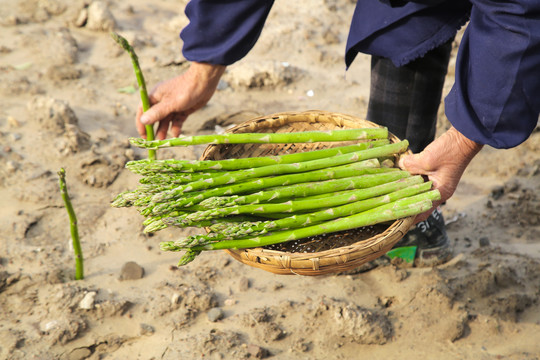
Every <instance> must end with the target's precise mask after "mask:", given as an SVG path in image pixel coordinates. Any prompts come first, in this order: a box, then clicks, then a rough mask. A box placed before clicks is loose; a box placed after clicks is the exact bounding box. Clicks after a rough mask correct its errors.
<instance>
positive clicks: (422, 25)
mask: <svg viewBox="0 0 540 360" xmlns="http://www.w3.org/2000/svg"><path fill="white" fill-rule="evenodd" d="M272 5H273V1H272V0H192V1H190V2H189V3H188V5H187V6H186V14H187V16H188V18H189V20H190V23H189V25H188V26H187V27H186V28H185V29H184V30H182V32H181V38H182V40H183V41H184V47H183V54H184V56H185V57H186V59H188V60H190V61H198V62H206V63H210V64H221V65H230V64H232V63H234V62H235V61H238V60H239V59H241V58H242V57H244V56H245V55H246V54H247V53H248V52H249V51H250V50H251V48H252V47H253V46H254V45H255V42H256V41H257V39H258V38H259V35H260V33H261V31H262V28H263V26H264V23H265V21H266V18H267V16H268V13H269V12H270V9H271V7H272ZM467 21H469V24H468V26H467V29H466V30H465V33H464V36H463V39H462V40H461V45H460V49H459V53H458V58H457V63H456V79H455V84H454V86H453V87H452V90H451V91H450V93H449V94H448V96H447V97H446V99H445V111H446V115H447V117H448V119H449V120H450V122H451V123H452V125H453V126H454V127H455V128H456V129H457V130H459V131H460V132H461V133H462V134H464V135H465V136H466V137H468V138H469V139H471V140H474V141H476V142H478V143H481V144H487V145H491V146H493V147H495V148H510V147H514V146H516V145H518V144H520V143H521V142H523V141H525V140H526V139H527V138H528V137H529V136H530V134H531V133H532V131H533V130H534V128H535V127H536V125H537V123H538V116H539V114H540V1H539V0H508V1H500V0H470V1H469V0H446V1H445V0H416V1H414V2H412V1H411V2H408V1H405V0H358V3H357V6H356V9H355V12H354V15H353V19H352V23H351V26H350V31H349V38H348V41H347V47H346V52H345V64H346V66H347V67H348V66H350V64H351V63H352V62H353V60H354V58H355V56H356V54H357V53H358V52H362V53H366V54H374V55H379V56H384V57H387V58H389V59H391V60H392V61H393V62H394V64H396V65H397V66H400V65H403V64H406V63H408V62H409V61H411V60H413V59H415V58H418V57H421V56H422V55H424V54H425V53H426V52H427V51H429V50H430V49H432V48H434V47H437V46H439V45H441V44H443V43H444V42H446V41H447V40H449V39H450V38H451V37H453V36H454V35H455V34H456V32H457V31H458V30H459V28H460V27H461V26H463V25H464V24H465V23H466V22H467Z"/></svg>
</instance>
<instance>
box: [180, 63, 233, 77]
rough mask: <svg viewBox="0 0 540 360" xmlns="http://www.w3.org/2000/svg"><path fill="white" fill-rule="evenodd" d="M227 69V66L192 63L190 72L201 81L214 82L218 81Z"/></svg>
mask: <svg viewBox="0 0 540 360" xmlns="http://www.w3.org/2000/svg"><path fill="white" fill-rule="evenodd" d="M226 68H227V66H225V65H216V64H208V63H200V62H192V63H191V65H190V67H189V71H190V72H191V73H192V74H194V76H195V77H196V78H197V79H198V80H200V81H204V82H212V81H213V80H216V79H217V80H219V79H220V78H221V75H223V73H224V72H225V69H226Z"/></svg>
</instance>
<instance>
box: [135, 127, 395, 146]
mask: <svg viewBox="0 0 540 360" xmlns="http://www.w3.org/2000/svg"><path fill="white" fill-rule="evenodd" d="M386 138H388V129H386V128H363V129H345V130H330V131H305V132H291V133H243V134H242V133H228V134H219V135H218V134H212V135H195V136H180V137H177V138H174V139H166V140H153V141H148V140H144V139H140V138H130V141H131V143H132V144H133V145H135V146H138V147H142V148H147V149H158V148H165V147H172V146H189V145H201V144H279V143H285V144H286V143H313V142H328V141H360V140H370V139H386Z"/></svg>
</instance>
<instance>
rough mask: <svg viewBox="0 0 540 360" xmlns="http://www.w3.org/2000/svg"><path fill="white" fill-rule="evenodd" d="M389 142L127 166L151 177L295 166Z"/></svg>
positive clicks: (130, 163) (377, 141)
mask: <svg viewBox="0 0 540 360" xmlns="http://www.w3.org/2000/svg"><path fill="white" fill-rule="evenodd" d="M389 142H390V141H389V140H387V139H381V140H374V141H369V142H363V143H359V144H354V145H349V146H339V147H335V148H328V149H320V150H313V151H306V152H299V153H293V154H285V155H277V156H260V157H249V158H240V159H224V160H174V159H166V160H158V161H148V160H146V159H144V160H136V161H129V162H128V163H127V164H126V167H127V168H128V169H129V170H131V171H132V172H134V173H138V174H143V175H146V174H152V173H156V172H163V173H177V172H179V171H203V170H240V169H248V168H255V167H261V166H268V165H277V164H292V163H297V162H301V161H309V160H315V159H322V158H325V157H330V156H336V155H342V154H348V153H351V152H354V151H359V150H365V149H369V148H373V147H377V146H381V145H386V144H388V143H389Z"/></svg>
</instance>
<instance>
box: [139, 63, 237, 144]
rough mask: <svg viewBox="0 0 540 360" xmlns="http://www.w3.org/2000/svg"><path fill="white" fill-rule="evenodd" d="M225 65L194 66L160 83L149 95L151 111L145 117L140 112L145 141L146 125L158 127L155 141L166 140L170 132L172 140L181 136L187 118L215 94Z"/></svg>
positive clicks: (141, 131) (140, 122)
mask: <svg viewBox="0 0 540 360" xmlns="http://www.w3.org/2000/svg"><path fill="white" fill-rule="evenodd" d="M225 68H226V67H225V66H223V65H211V64H204V63H196V62H194V63H192V64H191V65H190V67H189V69H188V70H187V71H186V72H185V73H183V74H182V75H180V76H177V77H174V78H172V79H169V80H166V81H164V82H161V83H159V84H158V85H156V87H155V88H154V89H153V90H152V91H151V92H150V94H149V96H148V97H149V99H150V104H151V107H150V109H148V110H147V111H146V112H144V113H143V110H142V105H140V106H139V108H138V109H137V116H136V123H135V124H136V127H137V131H138V132H139V134H140V136H141V137H142V138H146V130H145V125H151V124H155V123H159V125H158V128H157V130H156V135H155V138H156V139H158V140H163V139H165V138H166V137H167V132H168V131H169V128H170V132H171V135H172V136H173V137H177V136H178V135H180V133H181V131H182V124H183V123H184V121H185V120H186V119H187V117H188V116H189V115H190V114H191V113H193V112H195V111H197V110H199V109H200V108H202V107H203V106H204V105H206V103H207V102H208V101H209V100H210V98H211V97H212V95H214V92H215V91H216V88H217V85H218V82H219V79H220V78H221V75H223V73H224V72H225Z"/></svg>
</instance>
